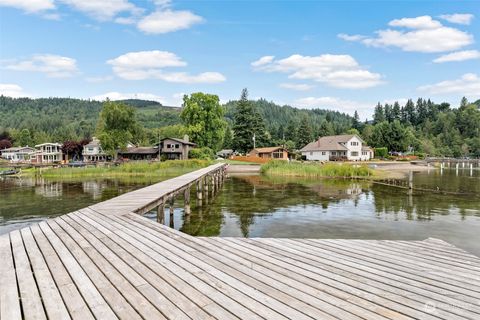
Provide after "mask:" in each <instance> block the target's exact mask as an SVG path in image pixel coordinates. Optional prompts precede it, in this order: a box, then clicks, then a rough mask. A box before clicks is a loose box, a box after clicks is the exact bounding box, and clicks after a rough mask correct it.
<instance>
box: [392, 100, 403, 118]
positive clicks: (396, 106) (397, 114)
mask: <svg viewBox="0 0 480 320" xmlns="http://www.w3.org/2000/svg"><path fill="white" fill-rule="evenodd" d="M392 116H393V120H401V117H400V104H399V103H398V101H395V103H394V104H393V108H392Z"/></svg>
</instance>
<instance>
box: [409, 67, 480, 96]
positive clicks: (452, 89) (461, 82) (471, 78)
mask: <svg viewBox="0 0 480 320" xmlns="http://www.w3.org/2000/svg"><path fill="white" fill-rule="evenodd" d="M418 90H419V91H422V92H427V93H430V94H434V95H445V94H458V95H463V96H472V97H476V98H478V97H480V77H479V76H478V75H477V74H475V73H466V74H464V75H463V76H462V77H461V78H459V79H455V80H446V81H442V82H438V83H435V84H431V85H425V86H421V87H419V88H418Z"/></svg>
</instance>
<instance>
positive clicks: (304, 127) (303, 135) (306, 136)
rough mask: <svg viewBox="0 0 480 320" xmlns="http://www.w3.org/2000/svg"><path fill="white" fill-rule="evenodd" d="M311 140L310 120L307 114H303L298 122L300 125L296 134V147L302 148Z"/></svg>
mask: <svg viewBox="0 0 480 320" xmlns="http://www.w3.org/2000/svg"><path fill="white" fill-rule="evenodd" d="M312 140H313V131H312V126H311V124H310V120H309V119H308V117H307V116H303V118H302V121H301V122H300V127H299V128H298V135H297V148H299V149H300V148H303V147H304V146H306V145H307V144H308V143H310V142H312Z"/></svg>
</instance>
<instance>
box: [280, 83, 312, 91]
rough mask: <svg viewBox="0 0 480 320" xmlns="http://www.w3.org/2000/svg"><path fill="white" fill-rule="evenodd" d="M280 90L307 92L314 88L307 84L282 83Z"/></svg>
mask: <svg viewBox="0 0 480 320" xmlns="http://www.w3.org/2000/svg"><path fill="white" fill-rule="evenodd" d="M280 88H284V89H290V90H296V91H307V90H310V89H312V88H313V86H312V85H309V84H306V83H281V84H280Z"/></svg>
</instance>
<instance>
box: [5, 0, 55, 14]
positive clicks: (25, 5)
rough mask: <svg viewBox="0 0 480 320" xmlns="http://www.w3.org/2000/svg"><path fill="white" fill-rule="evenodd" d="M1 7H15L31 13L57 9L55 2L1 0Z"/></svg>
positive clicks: (45, 0)
mask: <svg viewBox="0 0 480 320" xmlns="http://www.w3.org/2000/svg"><path fill="white" fill-rule="evenodd" d="M0 6H3V7H13V8H17V9H20V10H24V11H26V12H29V13H33V12H39V11H45V10H51V9H55V4H54V3H53V0H0Z"/></svg>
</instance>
